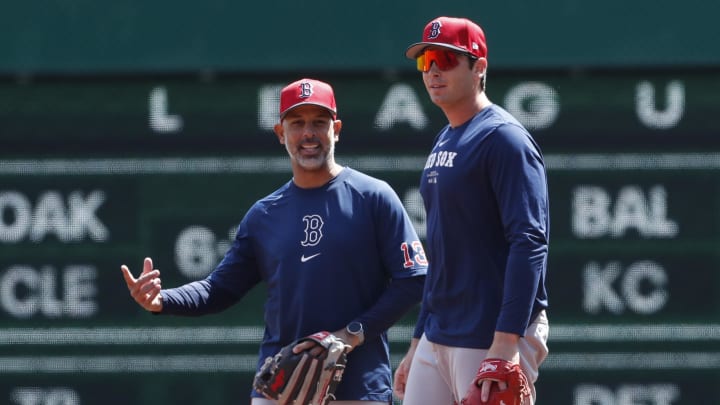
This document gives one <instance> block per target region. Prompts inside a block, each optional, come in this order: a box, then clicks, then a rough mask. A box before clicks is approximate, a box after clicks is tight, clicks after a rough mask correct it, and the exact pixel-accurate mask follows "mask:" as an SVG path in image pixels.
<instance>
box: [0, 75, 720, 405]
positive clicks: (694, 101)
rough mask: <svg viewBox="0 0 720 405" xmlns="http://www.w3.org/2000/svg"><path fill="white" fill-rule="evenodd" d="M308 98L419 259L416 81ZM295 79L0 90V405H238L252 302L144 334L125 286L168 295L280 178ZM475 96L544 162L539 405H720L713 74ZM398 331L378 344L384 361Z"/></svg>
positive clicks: (719, 202) (10, 84)
mask: <svg viewBox="0 0 720 405" xmlns="http://www.w3.org/2000/svg"><path fill="white" fill-rule="evenodd" d="M323 78H324V79H326V80H328V81H329V82H331V83H333V84H334V86H335V88H336V95H337V98H338V107H339V117H340V119H342V120H343V123H344V126H343V132H342V133H341V134H340V143H339V144H338V145H337V149H336V156H337V160H338V161H339V162H340V163H342V164H345V165H348V166H350V167H353V168H356V169H359V170H361V171H365V172H367V173H369V174H371V175H374V176H377V177H380V178H382V179H385V180H387V181H388V182H389V183H390V184H391V185H392V186H393V187H394V189H395V190H396V191H397V193H398V195H399V196H400V198H401V199H402V201H403V203H404V204H405V207H406V208H407V210H408V212H409V213H410V215H411V217H412V219H413V221H414V224H415V226H416V227H417V229H418V232H419V233H420V235H421V237H423V238H424V235H425V215H424V211H423V205H422V199H421V197H420V195H419V193H418V181H419V175H420V171H421V169H422V167H423V166H424V164H425V158H426V153H427V152H428V151H429V148H430V145H431V144H432V139H433V137H434V134H435V133H436V132H437V131H438V130H439V129H440V128H441V127H442V126H443V125H444V118H443V116H442V115H441V113H440V112H439V110H438V109H437V108H436V107H434V106H433V105H431V104H429V102H428V100H427V96H426V94H425V90H424V89H423V88H422V84H421V80H420V78H419V77H418V76H417V75H414V74H413V75H407V76H406V75H399V74H390V73H388V74H383V75H373V74H352V75H351V74H346V75H337V76H330V77H323ZM292 79H294V77H289V76H257V75H255V76H221V77H202V76H200V77H190V76H177V77H160V78H149V77H142V78H135V77H125V78H112V79H110V78H95V79H69V78H64V79H46V80H41V81H37V82H33V81H3V82H0V145H2V149H1V150H2V154H1V155H0V251H1V252H2V254H1V255H0V403H7V404H13V405H29V404H32V405H60V404H62V405H79V404H151V403H152V404H244V403H248V402H249V401H248V396H249V393H250V389H251V386H250V384H251V380H252V376H253V371H254V369H255V364H256V361H257V349H258V342H259V341H260V339H261V337H262V334H263V325H262V310H263V309H262V304H263V300H264V294H265V292H264V288H263V287H262V286H258V288H256V289H255V290H253V291H251V292H250V294H249V295H248V296H247V297H245V299H244V300H243V301H241V302H240V303H239V304H238V305H236V306H235V307H233V308H231V309H230V310H228V311H226V312H224V313H222V314H217V315H211V316H206V317H200V318H185V317H166V316H153V315H151V314H149V313H147V312H145V311H144V310H142V309H141V308H140V307H139V306H137V305H136V304H135V303H134V301H133V300H132V298H131V297H130V296H129V293H128V291H127V288H126V286H125V283H124V281H123V279H122V276H121V273H120V265H122V264H127V265H128V266H129V267H130V268H131V270H133V271H134V272H135V273H136V274H137V273H138V272H139V271H140V269H141V266H142V260H143V258H144V257H148V256H149V257H152V258H153V259H154V262H155V265H156V267H157V268H159V269H160V270H161V272H162V279H163V286H164V287H166V288H168V287H173V286H177V285H180V284H183V283H186V282H189V281H192V280H197V279H200V278H203V277H205V276H206V275H207V274H208V273H209V272H210V271H212V269H213V268H214V265H215V264H216V263H217V262H218V261H219V260H220V259H221V257H222V256H223V254H224V252H225V251H226V249H227V248H228V246H229V243H230V241H231V239H232V237H233V235H234V232H235V228H236V227H237V225H238V224H239V222H240V220H241V219H242V217H243V215H244V213H245V211H246V210H247V209H248V208H249V207H250V206H251V204H252V203H253V202H254V201H255V200H257V199H258V198H261V197H263V196H265V195H267V194H268V193H270V192H272V191H273V190H275V188H277V187H278V186H279V185H280V184H282V183H284V182H286V181H288V180H289V179H290V177H291V173H290V167H289V162H288V158H287V156H286V152H285V150H284V148H283V147H282V146H281V145H280V144H279V143H278V142H277V140H276V139H275V137H274V135H273V134H272V130H271V129H272V125H273V124H274V122H275V120H276V110H277V97H278V90H279V88H280V87H281V86H282V85H283V83H286V82H288V81H290V80H292ZM488 85H489V88H488V93H489V96H490V98H491V99H492V100H493V101H494V102H496V103H498V104H500V105H503V106H504V107H505V108H507V109H508V110H510V111H511V112H512V113H513V114H515V115H516V116H517V117H518V118H519V119H520V120H521V121H522V122H523V123H524V124H525V125H526V126H527V127H528V128H529V129H530V130H531V132H532V133H533V134H534V135H535V137H536V138H537V140H538V142H539V143H540V145H541V147H542V148H543V151H544V154H545V158H546V164H547V172H548V180H549V187H550V199H551V220H552V234H551V244H550V257H549V269H548V288H549V294H550V305H551V307H550V309H549V317H550V322H551V334H550V341H549V346H550V356H549V357H548V359H547V361H546V362H545V363H544V364H543V365H542V367H541V374H540V379H539V381H538V382H537V390H538V393H539V398H540V401H539V402H538V404H550V405H558V404H572V405H611V404H613V405H614V404H620V405H635V404H660V405H665V404H714V403H720V396H719V395H718V394H717V393H716V390H714V389H713V387H714V384H716V383H718V382H720V321H719V319H718V317H719V315H720V142H718V137H719V136H720V121H718V120H715V118H716V117H715V116H716V115H717V111H718V106H719V105H720V104H719V101H720V99H718V96H717V95H718V94H720V76H718V75H717V74H714V73H712V72H703V71H692V72H688V71H683V72H654V73H642V72H626V73H622V74H619V73H603V72H590V73H587V72H586V73H578V74H568V73H562V74H561V73H552V72H545V73H537V74H523V75H519V74H511V73H506V74H503V75H500V74H498V75H497V76H492V75H491V76H490V80H489V83H488ZM338 288H352V286H339V287H338ZM316 293H322V291H308V294H316ZM414 317H415V313H414V312H413V313H410V314H408V315H407V316H406V317H405V318H404V319H403V320H402V321H401V322H400V323H399V324H398V325H396V326H394V327H393V328H392V329H391V330H390V332H389V337H390V341H391V349H392V358H393V361H394V362H397V361H399V359H400V357H401V356H402V355H403V354H404V353H405V350H406V348H407V343H408V341H409V339H410V334H411V332H412V326H413V322H414ZM429 405H434V404H429Z"/></svg>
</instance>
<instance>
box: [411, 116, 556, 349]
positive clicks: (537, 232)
mask: <svg viewBox="0 0 720 405" xmlns="http://www.w3.org/2000/svg"><path fill="white" fill-rule="evenodd" d="M420 193H421V195H422V197H423V201H424V203H425V209H426V212H427V242H426V247H427V252H428V259H429V261H430V267H429V269H428V274H427V282H426V285H425V287H426V288H425V292H424V299H423V309H422V311H421V316H420V319H419V324H418V328H417V329H416V336H417V335H419V334H421V332H424V333H425V334H426V336H427V338H428V339H429V340H430V341H432V342H435V343H439V344H443V345H448V346H455V347H469V348H482V349H487V348H489V347H490V344H491V343H492V340H493V334H494V332H495V331H496V330H498V331H503V332H509V333H515V334H518V335H521V336H522V335H524V333H525V329H526V328H527V326H528V323H529V321H530V318H531V316H533V315H535V314H537V313H538V312H539V311H540V310H541V309H543V308H545V307H547V293H546V289H545V275H546V267H547V254H548V242H549V232H550V219H549V206H548V189H547V179H546V173H545V166H544V162H543V157H542V154H541V152H540V148H539V147H538V145H537V144H536V143H535V141H534V140H533V138H532V137H531V136H530V134H529V133H528V132H527V130H525V128H523V126H522V125H521V124H520V123H519V122H518V121H517V120H515V118H513V117H512V116H511V115H510V114H509V113H508V112H506V111H505V110H504V109H502V108H501V107H499V106H496V105H492V106H489V107H487V108H484V109H483V110H481V111H480V112H479V113H478V114H476V115H475V116H474V117H473V118H472V119H471V120H469V121H468V122H466V123H465V124H463V125H461V126H459V127H457V128H452V127H450V126H446V127H445V128H444V129H443V130H442V131H441V132H440V133H439V134H438V136H437V138H436V140H435V144H434V146H433V149H432V151H431V153H430V155H429V157H428V159H427V161H426V164H425V167H424V169H423V173H422V176H421V179H420Z"/></svg>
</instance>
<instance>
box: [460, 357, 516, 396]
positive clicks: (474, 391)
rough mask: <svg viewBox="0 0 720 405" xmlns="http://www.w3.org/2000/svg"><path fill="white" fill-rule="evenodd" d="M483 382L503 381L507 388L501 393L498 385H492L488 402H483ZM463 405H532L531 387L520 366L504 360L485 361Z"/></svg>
mask: <svg viewBox="0 0 720 405" xmlns="http://www.w3.org/2000/svg"><path fill="white" fill-rule="evenodd" d="M482 380H492V381H495V382H500V381H503V382H505V383H506V384H507V388H506V389H504V390H502V391H500V389H499V388H498V384H492V388H491V390H490V396H489V397H488V401H487V402H481V398H480V392H481V390H480V383H481V382H482ZM461 404H462V405H527V404H530V385H529V384H528V380H527V377H525V373H523V371H522V369H520V366H519V365H518V364H514V363H511V362H509V361H506V360H502V359H485V360H483V362H482V363H481V364H480V368H479V369H478V372H477V375H476V376H475V379H473V382H472V384H471V385H470V389H468V392H467V394H465V398H463V399H462V402H461Z"/></svg>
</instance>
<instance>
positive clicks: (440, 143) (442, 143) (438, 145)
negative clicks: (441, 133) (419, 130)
mask: <svg viewBox="0 0 720 405" xmlns="http://www.w3.org/2000/svg"><path fill="white" fill-rule="evenodd" d="M448 141H449V139H446V140H444V141H440V142H438V144H437V147H438V148H439V147H441V146H443V145H445V144H446V143H447V142H448Z"/></svg>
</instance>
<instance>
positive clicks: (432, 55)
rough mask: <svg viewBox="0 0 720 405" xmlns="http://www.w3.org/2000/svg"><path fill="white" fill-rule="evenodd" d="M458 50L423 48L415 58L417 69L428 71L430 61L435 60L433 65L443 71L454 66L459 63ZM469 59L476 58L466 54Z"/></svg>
mask: <svg viewBox="0 0 720 405" xmlns="http://www.w3.org/2000/svg"><path fill="white" fill-rule="evenodd" d="M459 55H460V54H459V53H458V52H454V51H450V50H445V49H424V50H423V51H422V52H420V54H419V55H418V56H417V57H416V58H415V61H416V62H417V70H419V71H421V72H429V71H430V67H431V66H432V63H433V62H435V66H437V68H438V69H440V70H442V71H445V70H450V69H452V68H454V67H455V66H457V65H459V64H460V61H459V59H458V56H459ZM467 56H468V57H470V58H471V59H476V58H475V57H474V56H472V55H467Z"/></svg>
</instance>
